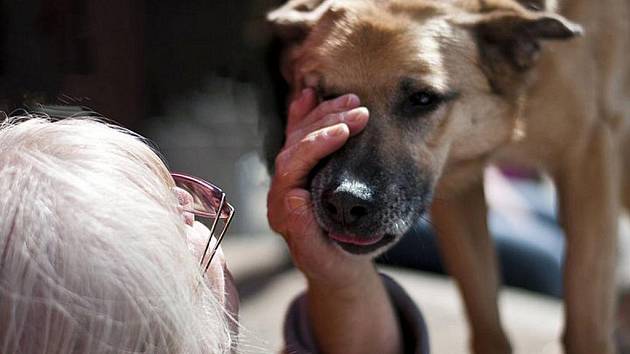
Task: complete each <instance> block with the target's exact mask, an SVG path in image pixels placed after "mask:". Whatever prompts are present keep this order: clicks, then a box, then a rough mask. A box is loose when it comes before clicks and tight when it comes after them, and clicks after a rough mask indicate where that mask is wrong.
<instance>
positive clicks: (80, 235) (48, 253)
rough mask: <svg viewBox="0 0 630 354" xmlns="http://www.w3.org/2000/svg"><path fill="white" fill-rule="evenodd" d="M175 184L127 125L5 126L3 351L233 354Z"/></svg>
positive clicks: (42, 122) (0, 195) (0, 238)
mask: <svg viewBox="0 0 630 354" xmlns="http://www.w3.org/2000/svg"><path fill="white" fill-rule="evenodd" d="M173 186H174V185H173V180H172V178H171V176H170V174H169V171H168V170H167V168H166V167H165V165H164V164H163V162H162V161H161V160H160V158H159V157H158V156H157V155H156V154H155V153H154V152H153V151H152V150H151V149H150V148H149V147H148V146H147V145H146V144H145V143H144V142H143V140H142V139H141V138H139V137H138V136H134V135H133V134H131V133H129V132H128V131H124V130H122V129H120V128H115V127H112V126H108V125H105V124H103V123H100V122H96V121H93V120H87V119H70V120H63V121H57V122H51V121H49V120H47V119H41V118H35V119H21V120H16V119H13V120H10V121H7V122H5V123H3V124H2V126H0V352H2V353H110V352H111V353H119V352H125V353H127V352H144V353H223V352H229V350H230V346H231V344H230V334H229V330H228V327H227V326H226V321H225V313H224V309H223V307H222V305H221V300H219V299H218V298H217V297H216V296H215V293H214V292H213V291H212V289H211V287H212V284H211V283H210V285H209V283H207V282H200V279H201V272H199V264H198V258H196V257H194V256H193V253H192V252H190V250H189V248H188V246H187V242H186V234H187V232H190V230H187V226H186V224H185V222H184V220H183V218H182V213H181V210H180V209H178V200H177V197H176V195H175V194H174V192H173V188H172V187H173Z"/></svg>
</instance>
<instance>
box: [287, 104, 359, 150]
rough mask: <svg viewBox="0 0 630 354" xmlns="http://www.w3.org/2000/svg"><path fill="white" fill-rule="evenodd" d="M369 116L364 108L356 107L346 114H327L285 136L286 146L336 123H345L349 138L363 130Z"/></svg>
mask: <svg viewBox="0 0 630 354" xmlns="http://www.w3.org/2000/svg"><path fill="white" fill-rule="evenodd" d="M369 116H370V113H369V111H368V109H367V108H366V107H358V108H354V109H351V110H349V111H346V112H341V113H331V114H328V115H326V116H325V117H324V118H323V119H321V120H318V121H315V122H313V123H311V124H310V125H308V126H306V127H304V128H300V129H296V130H294V131H292V132H290V133H289V134H288V136H287V141H286V145H287V146H289V145H293V144H294V143H295V142H297V141H299V140H301V139H303V138H304V136H306V135H307V134H309V133H310V132H313V131H316V130H319V129H322V128H324V127H327V126H332V125H335V124H338V123H346V125H347V126H348V128H349V129H350V136H353V135H356V134H357V133H359V132H360V131H361V130H363V128H365V126H366V125H367V122H368V119H369Z"/></svg>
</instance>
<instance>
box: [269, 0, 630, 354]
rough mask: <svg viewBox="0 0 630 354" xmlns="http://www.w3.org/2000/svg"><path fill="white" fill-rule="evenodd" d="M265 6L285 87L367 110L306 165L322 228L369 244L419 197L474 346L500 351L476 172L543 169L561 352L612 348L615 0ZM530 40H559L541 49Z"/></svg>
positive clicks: (629, 24) (617, 173)
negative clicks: (347, 134) (555, 208)
mask: <svg viewBox="0 0 630 354" xmlns="http://www.w3.org/2000/svg"><path fill="white" fill-rule="evenodd" d="M269 19H270V21H271V22H272V23H273V24H274V28H275V30H276V32H277V34H279V35H280V36H281V37H282V38H283V39H284V44H285V46H284V51H283V55H282V58H281V61H282V65H281V71H282V74H283V76H284V78H285V79H286V80H287V82H288V83H289V86H290V90H291V95H292V96H293V97H294V96H295V95H297V94H298V93H299V92H300V90H301V89H303V88H304V87H314V88H316V89H317V91H318V92H319V93H320V95H321V98H322V99H325V98H327V97H329V96H336V95H340V94H343V93H349V92H353V93H356V94H358V96H359V97H360V98H361V101H362V104H364V105H365V106H366V107H368V108H369V110H370V122H369V123H368V126H367V127H366V129H365V131H363V132H362V133H361V134H359V135H358V136H356V137H354V138H352V139H351V140H350V142H349V143H348V144H347V145H346V146H345V147H344V148H343V149H342V150H340V151H339V152H337V153H335V154H334V155H333V156H332V157H331V158H330V159H328V160H326V161H325V162H323V163H322V164H321V167H320V168H319V169H318V170H317V171H316V172H315V173H314V175H313V179H312V184H311V187H312V194H313V200H314V203H315V209H316V213H317V216H318V220H319V222H320V223H321V225H322V227H323V228H324V229H326V230H327V231H328V233H329V235H330V237H331V239H332V240H334V241H336V242H337V243H338V244H339V245H340V246H341V247H343V248H344V249H346V250H347V251H349V252H352V253H357V254H370V255H373V254H375V253H378V252H381V251H382V250H383V249H385V248H386V247H387V246H389V245H391V244H392V242H394V241H396V240H397V239H398V238H399V237H400V236H401V235H402V234H403V233H404V232H405V231H406V230H407V229H408V228H409V226H410V225H411V224H412V223H413V222H414V221H416V220H417V218H418V217H419V216H421V215H422V214H423V213H424V212H425V210H427V209H428V208H429V207H430V208H431V214H432V217H433V222H434V224H435V226H436V229H437V231H438V234H439V240H440V244H441V248H442V250H443V256H444V259H445V262H446V264H447V266H448V268H449V271H450V273H451V274H452V275H453V276H454V277H455V278H456V279H457V282H458V284H459V287H460V289H461V291H462V293H463V297H464V300H465V303H466V308H467V312H468V316H469V319H470V322H471V328H472V346H473V348H474V352H475V353H478V354H493V353H509V352H511V349H510V344H509V342H508V340H507V337H506V335H505V332H504V331H503V329H502V327H501V324H500V320H499V312H498V308H497V290H498V283H499V281H498V275H497V266H496V263H497V262H496V256H495V253H494V249H493V244H492V241H491V239H490V237H489V235H488V228H487V225H486V203H485V200H484V191H483V184H482V171H483V169H484V167H485V166H487V165H488V164H489V163H498V164H504V163H509V164H519V165H524V166H529V167H533V168H539V169H544V170H545V171H547V172H548V173H549V174H550V175H552V176H553V178H554V179H555V182H556V184H557V186H558V190H559V192H560V196H559V200H560V204H561V205H560V207H561V208H560V210H561V212H560V213H561V214H560V215H561V220H562V222H563V226H564V229H565V231H566V234H567V250H566V264H565V269H566V271H565V281H564V289H565V300H566V327H565V333H564V343H565V348H566V351H567V352H568V353H585V354H595V353H597V354H600V353H602V354H604V353H613V352H614V351H615V349H614V345H613V340H612V334H613V314H614V308H615V305H614V303H615V301H614V298H615V294H614V284H613V283H614V274H615V269H614V266H615V255H616V237H617V236H616V235H617V218H618V214H619V212H620V207H621V205H622V203H624V204H625V206H626V207H628V206H630V158H629V156H630V132H629V130H628V125H629V124H628V123H629V122H630V74H629V72H628V69H630V65H628V63H630V59H629V58H628V54H630V20H629V19H630V2H628V1H627V0H600V1H589V0H566V1H563V2H561V3H560V4H555V2H553V3H552V2H551V1H548V2H547V3H545V2H544V0H541V1H518V2H517V1H513V0H486V1H484V0H468V1H466V0H461V1H457V0H450V1H425V0H390V1H387V0H381V1H378V0H372V1H370V0H364V1H361V0H345V1H344V0H326V1H321V0H293V1H290V2H288V3H287V4H286V5H285V6H283V7H281V8H279V9H277V10H275V11H274V12H272V13H270V14H269ZM567 19H571V21H576V23H580V24H581V25H582V26H583V28H584V36H582V37H580V38H573V37H576V36H578V35H579V34H581V33H582V30H581V27H580V26H578V25H576V24H574V23H573V22H571V21H569V20H567ZM569 39H571V40H569ZM544 40H558V41H555V42H554V43H545V46H546V48H545V49H544V50H541V44H542V43H541V42H542V41H544ZM433 196H437V197H438V198H432V197H433ZM432 200H435V201H434V202H432Z"/></svg>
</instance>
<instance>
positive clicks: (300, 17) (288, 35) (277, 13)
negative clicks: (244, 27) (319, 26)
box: [267, 0, 334, 41]
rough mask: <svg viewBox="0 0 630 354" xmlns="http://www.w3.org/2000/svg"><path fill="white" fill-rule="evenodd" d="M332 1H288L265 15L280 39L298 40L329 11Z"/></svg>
mask: <svg viewBox="0 0 630 354" xmlns="http://www.w3.org/2000/svg"><path fill="white" fill-rule="evenodd" d="M333 1H334V0H290V1H288V2H287V3H286V4H284V5H283V6H281V7H279V8H277V9H275V10H273V11H271V12H270V13H268V14H267V21H269V22H270V23H271V24H272V26H273V30H274V32H275V34H276V35H278V36H280V37H281V38H282V39H284V40H287V41H291V40H300V39H302V38H304V37H305V36H306V34H307V33H308V31H309V30H310V29H311V27H312V26H313V25H314V24H315V23H317V21H319V19H320V18H322V16H323V15H324V14H325V13H326V11H328V9H330V6H331V5H332V3H333Z"/></svg>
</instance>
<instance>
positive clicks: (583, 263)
mask: <svg viewBox="0 0 630 354" xmlns="http://www.w3.org/2000/svg"><path fill="white" fill-rule="evenodd" d="M566 161H568V162H567V165H566V166H564V168H563V169H562V170H561V171H559V173H558V175H557V177H556V179H557V182H558V189H559V198H560V210H561V214H560V217H561V221H562V223H563V225H564V229H565V232H566V234H567V250H566V260H565V271H564V293H565V295H564V297H565V306H566V311H565V313H566V314H565V318H566V323H565V331H564V344H565V349H566V353H568V354H578V353H579V354H582V353H583V354H592V353H598V354H610V353H614V352H615V349H614V345H613V336H612V335H613V324H614V320H613V319H614V311H615V300H614V299H615V289H614V276H615V263H616V261H615V260H616V244H617V219H618V215H619V203H620V198H619V192H620V191H619V176H618V170H617V169H618V167H619V161H620V159H619V156H618V155H617V148H616V146H615V144H614V142H613V140H612V134H611V132H610V131H609V130H608V129H607V127H605V126H603V125H602V126H600V127H599V128H597V130H596V131H595V132H594V134H593V137H592V139H591V141H589V142H588V143H587V144H585V148H584V149H583V150H582V151H579V152H576V154H575V155H574V157H573V158H568V159H566Z"/></svg>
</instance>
